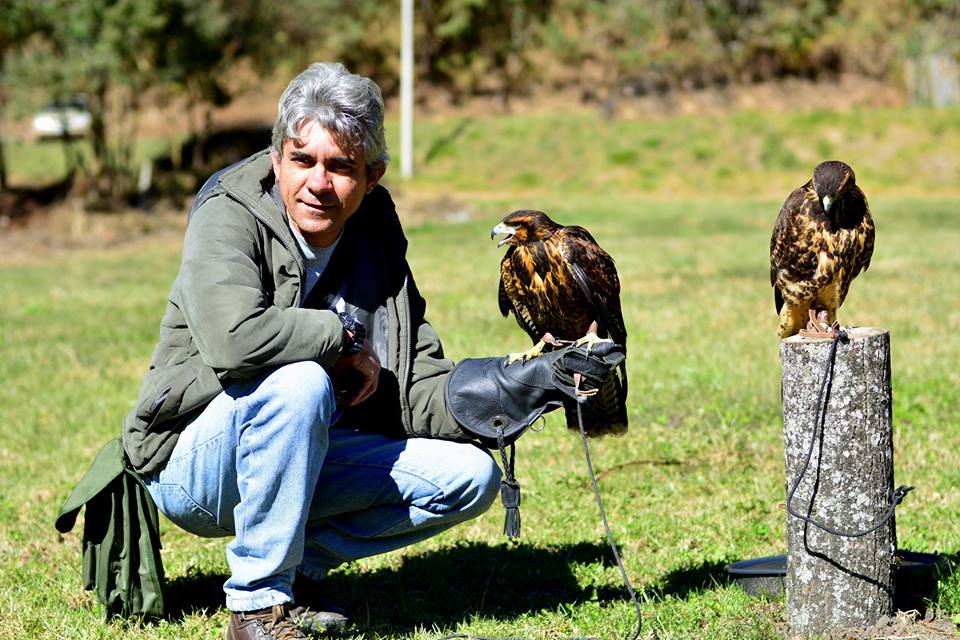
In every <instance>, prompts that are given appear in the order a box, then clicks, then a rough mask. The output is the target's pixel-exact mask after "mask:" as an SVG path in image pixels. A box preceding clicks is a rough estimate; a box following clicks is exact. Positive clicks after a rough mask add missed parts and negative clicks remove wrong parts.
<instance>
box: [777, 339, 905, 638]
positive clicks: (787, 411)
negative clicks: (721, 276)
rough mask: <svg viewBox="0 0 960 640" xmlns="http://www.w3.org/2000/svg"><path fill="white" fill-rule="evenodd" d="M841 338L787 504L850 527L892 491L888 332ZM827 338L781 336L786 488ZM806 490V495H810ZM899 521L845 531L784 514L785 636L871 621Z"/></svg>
mask: <svg viewBox="0 0 960 640" xmlns="http://www.w3.org/2000/svg"><path fill="white" fill-rule="evenodd" d="M847 333H848V335H849V337H850V340H849V342H847V343H844V342H840V343H839V344H838V345H837V353H836V359H835V362H834V367H833V380H832V385H831V387H830V393H829V396H828V400H827V406H826V414H825V419H824V421H823V427H822V430H821V431H819V432H818V433H817V437H816V440H815V441H814V447H813V453H812V455H811V458H810V464H809V467H808V468H807V471H806V474H805V475H804V476H803V479H802V481H801V482H800V484H799V486H798V488H797V491H796V493H795V494H794V496H793V501H792V502H791V506H792V507H793V510H794V511H796V512H798V513H800V514H803V515H805V516H807V517H809V518H812V519H814V520H817V521H818V522H821V523H823V524H826V525H828V526H829V527H831V528H833V529H837V530H840V531H846V532H859V531H863V530H866V529H869V528H870V527H871V526H873V525H874V524H876V523H877V522H879V521H880V519H882V518H883V516H884V515H885V514H886V513H887V511H888V510H889V508H890V504H891V500H892V495H893V421H892V405H891V398H892V392H891V381H890V334H889V332H888V331H886V330H881V329H870V328H858V329H850V330H848V331H847ZM831 343H832V340H830V339H811V338H800V337H796V336H795V337H791V338H787V339H785V340H783V341H781V343H780V360H781V365H782V369H783V383H782V396H783V430H784V445H785V446H784V449H785V460H786V490H787V492H789V491H790V489H791V487H793V485H794V483H795V482H796V481H797V478H798V477H799V475H800V473H801V471H802V470H803V465H804V462H805V460H806V457H807V452H808V450H809V447H810V441H811V437H812V436H813V424H814V421H815V419H816V416H817V409H818V395H819V391H820V386H821V382H822V380H823V376H824V372H825V366H826V363H827V360H828V356H829V353H830V347H831ZM811 497H812V500H811ZM896 546H897V543H896V525H895V523H894V521H893V519H891V520H890V521H889V522H888V523H887V524H885V525H884V526H882V527H880V528H879V529H878V530H877V531H875V532H873V533H870V534H867V535H865V536H862V537H855V538H849V537H842V536H837V535H834V534H832V533H828V532H827V531H824V530H822V529H820V528H818V527H816V526H814V525H813V524H810V523H807V522H805V521H803V520H801V519H800V518H797V517H794V516H792V515H790V514H789V513H788V514H787V551H788V559H787V576H786V591H787V625H788V629H789V633H790V637H791V638H807V637H811V636H814V635H817V634H824V633H827V632H830V631H836V630H841V629H845V628H849V627H858V626H865V625H870V624H873V623H875V622H876V621H877V620H878V619H880V618H881V617H882V616H885V615H891V614H892V613H893V607H894V576H895V565H894V562H895V558H896Z"/></svg>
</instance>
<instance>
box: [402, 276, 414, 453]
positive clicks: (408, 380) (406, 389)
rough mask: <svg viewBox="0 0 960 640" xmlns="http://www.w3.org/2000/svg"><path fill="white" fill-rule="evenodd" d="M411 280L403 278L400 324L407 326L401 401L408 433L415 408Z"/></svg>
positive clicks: (410, 429)
mask: <svg viewBox="0 0 960 640" xmlns="http://www.w3.org/2000/svg"><path fill="white" fill-rule="evenodd" d="M409 281H410V276H409V274H407V275H406V276H404V278H403V287H402V289H403V291H402V294H403V303H404V309H403V311H404V313H403V318H401V319H400V326H405V327H406V330H407V353H406V357H405V358H404V359H403V393H402V394H401V396H400V398H401V402H402V403H403V406H402V407H401V408H402V409H403V420H404V422H405V423H406V424H404V425H403V426H404V430H405V431H406V432H407V433H410V434H412V433H413V409H411V408H410V386H411V384H412V381H413V352H414V347H415V338H414V335H413V331H412V327H411V324H412V322H411V317H410V316H411V314H410V288H409V286H408V284H409Z"/></svg>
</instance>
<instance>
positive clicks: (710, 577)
mask: <svg viewBox="0 0 960 640" xmlns="http://www.w3.org/2000/svg"><path fill="white" fill-rule="evenodd" d="M726 565H727V563H726V562H703V563H701V564H699V565H697V566H694V567H683V568H681V569H674V570H673V571H671V572H670V573H668V574H667V575H665V576H664V577H663V579H662V580H661V586H659V587H656V588H654V589H650V590H648V591H647V595H648V596H651V597H653V598H663V597H665V596H673V597H675V598H679V599H681V600H682V599H684V598H686V597H687V596H688V595H690V594H691V593H698V592H701V591H707V590H709V589H715V588H718V587H722V586H724V585H727V584H729V583H730V575H729V574H728V573H727V572H726V569H725V567H726Z"/></svg>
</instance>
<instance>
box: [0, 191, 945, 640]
mask: <svg viewBox="0 0 960 640" xmlns="http://www.w3.org/2000/svg"><path fill="white" fill-rule="evenodd" d="M537 204H538V206H543V207H544V208H546V209H548V210H549V211H550V212H551V213H553V214H554V215H555V217H556V218H557V219H559V220H561V221H566V222H573V221H576V222H579V223H583V224H586V225H587V226H589V227H590V229H591V230H592V231H593V232H594V234H595V235H596V237H597V238H598V240H599V241H600V242H601V244H603V245H604V246H605V247H606V248H607V249H608V250H609V251H610V253H611V254H612V255H613V256H614V257H615V258H616V259H617V264H618V267H619V271H620V275H621V279H622V281H623V283H624V285H623V289H624V290H623V301H624V313H625V316H626V323H627V327H628V329H629V331H630V339H629V343H628V346H629V373H630V380H631V397H630V401H629V408H630V418H631V431H630V433H629V434H628V435H627V436H625V437H623V438H620V439H616V440H604V441H597V442H594V443H593V445H592V453H593V456H594V464H595V466H596V468H597V471H598V473H599V476H600V481H601V489H602V492H603V495H604V499H605V503H606V508H607V512H608V515H609V518H610V521H611V523H612V526H613V530H614V535H615V536H616V538H617V540H618V541H619V543H620V545H621V546H622V551H623V555H624V559H625V562H626V565H627V568H628V571H629V574H630V576H631V579H632V580H633V582H634V584H635V585H636V586H637V587H638V589H639V590H640V591H641V592H642V594H643V605H642V607H643V612H644V616H645V625H646V626H645V628H646V629H648V630H650V629H657V630H658V631H659V632H660V633H661V636H662V637H730V638H734V637H738V638H743V637H751V638H773V637H777V633H778V632H777V628H778V625H781V624H782V620H783V611H782V608H783V603H782V601H780V600H773V601H763V600H756V599H751V598H750V597H748V596H746V595H744V594H743V593H741V592H740V591H739V590H738V588H737V587H735V586H731V585H729V584H727V583H726V579H725V574H724V571H723V565H724V564H725V563H726V562H729V561H732V560H737V559H743V558H749V557H755V556H760V555H767V554H772V553H782V552H783V551H784V550H785V546H784V534H783V523H784V517H785V514H784V509H783V498H784V496H783V491H784V477H783V463H782V439H781V431H780V414H779V410H780V407H779V399H778V394H779V364H778V360H777V341H776V338H775V336H774V333H773V332H774V328H775V318H774V313H773V302H772V295H771V293H770V290H769V284H768V281H767V271H766V270H767V266H766V264H767V263H766V260H767V258H766V250H767V242H768V233H769V227H770V224H771V220H772V217H773V216H774V215H775V213H776V210H777V207H778V203H776V202H772V201H766V202H762V201H750V200H744V201H736V200H722V201H720V202H718V203H715V204H714V203H710V202H709V201H705V200H699V201H685V202H663V201H647V200H643V199H639V198H608V199H605V200H604V203H603V206H602V207H598V206H597V204H596V202H595V201H594V199H593V198H586V197H580V198H562V199H561V198H555V199H550V198H547V199H546V200H542V201H538V203H537ZM957 204H958V202H957V201H953V200H942V201H939V200H875V202H874V209H875V216H876V219H877V228H878V243H877V252H876V255H875V257H874V262H873V266H872V267H871V268H870V270H869V271H868V272H867V273H866V274H864V275H863V276H862V277H861V278H860V279H859V280H858V281H857V282H856V283H855V284H854V287H853V288H852V292H851V294H850V297H849V299H848V301H847V304H846V306H845V307H844V309H843V312H842V318H841V319H842V320H843V321H845V322H847V323H855V324H859V325H872V326H880V327H886V328H889V329H890V330H891V332H892V344H893V376H894V394H895V410H894V421H895V428H896V464H897V468H896V473H897V481H898V483H900V482H903V483H909V484H914V485H916V486H917V490H916V491H915V492H914V493H912V494H911V495H910V497H909V498H908V500H907V501H906V502H905V503H904V505H903V507H902V508H901V511H899V512H898V515H897V530H898V537H899V541H900V545H901V547H902V548H907V549H911V550H915V551H938V552H943V553H947V554H952V555H953V557H956V554H957V551H958V540H960V520H958V518H957V517H956V510H957V506H958V504H960V473H958V471H957V469H960V423H958V417H960V409H958V403H957V400H958V392H957V389H958V387H960V375H958V373H957V371H956V368H955V364H956V362H957V360H958V356H960V339H958V337H957V332H958V329H960V305H958V301H960V279H958V278H957V277H956V274H957V273H958V266H960V264H958V262H960V258H958V254H957V252H956V249H955V248H956V247H957V246H960V222H958V220H957V218H956V216H955V213H954V212H955V211H956V208H957ZM502 206H505V205H487V206H485V207H483V208H482V210H481V211H478V212H477V213H475V215H474V219H473V220H472V221H470V222H468V223H465V224H457V225H453V224H441V223H433V224H428V225H420V226H416V227H412V228H410V229H408V235H409V238H410V243H411V246H410V259H411V262H412V264H413V267H414V270H415V273H416V274H417V275H418V279H419V284H420V286H421V288H422V290H423V293H424V295H425V296H426V298H427V299H428V302H429V308H428V315H429V317H430V319H431V320H432V322H433V323H434V324H435V326H436V327H437V329H438V330H439V332H440V334H441V335H442V336H443V337H444V339H445V344H446V348H447V351H448V353H449V355H451V356H452V357H454V358H462V357H467V356H479V355H490V354H501V353H504V352H506V351H509V350H516V349H518V348H520V347H523V346H525V344H526V337H525V336H524V335H523V334H522V333H521V331H520V330H519V329H518V328H517V327H516V326H515V324H514V323H513V320H512V319H511V320H504V319H503V318H501V317H500V316H499V314H498V312H497V304H496V274H497V263H498V260H499V256H500V251H499V250H497V249H496V248H495V247H494V244H493V243H491V242H490V240H489V235H488V230H489V228H490V226H492V223H493V222H494V221H495V220H496V219H497V218H499V217H500V215H502V213H503V210H502ZM178 251H179V246H178V243H177V242H172V241H169V240H166V241H157V242H154V243H152V244H151V243H148V244H145V245H140V246H138V247H137V248H131V247H127V248H120V249H117V250H113V251H108V252H97V253H92V252H75V253H70V254H66V255H60V256H57V257H54V258H50V259H40V258H38V259H30V260H25V261H23V262H22V263H20V264H13V265H8V266H5V267H3V268H2V270H0V296H2V299H3V300H4V305H3V308H2V311H0V318H2V326H3V331H2V333H0V375H2V379H3V380H4V384H3V385H2V386H0V442H2V448H0V469H2V471H0V523H2V528H0V532H2V533H0V554H2V564H0V567H2V568H0V571H2V574H3V575H2V576H0V594H2V596H0V629H3V632H4V635H6V636H8V637H72V638H81V637H108V638H120V637H131V638H133V637H136V638H140V637H143V638H148V637H157V638H159V637H195V638H201V637H208V636H209V635H218V634H219V633H221V631H220V630H219V629H220V628H222V626H223V625H224V624H225V623H226V614H225V612H224V611H223V610H222V609H221V608H220V603H221V592H220V586H219V585H220V582H222V580H223V576H224V574H225V572H226V570H227V569H226V564H225V561H224V557H223V546H224V542H223V541H217V540H214V541H204V540H200V539H197V538H195V537H192V536H190V535H188V534H185V533H182V532H180V531H178V530H176V529H175V528H174V527H173V526H172V525H169V523H165V526H164V551H163V554H164V556H163V557H164V562H165V565H166V569H167V574H168V578H169V579H170V580H171V585H172V588H171V589H170V590H169V591H170V594H171V595H170V599H171V603H172V609H173V611H172V614H171V616H170V618H169V619H166V620H164V621H161V622H159V623H155V624H150V625H146V626H142V627H141V626H136V625H133V626H129V625H124V624H121V623H118V622H115V623H113V624H111V625H108V626H103V625H102V622H101V617H100V616H101V614H100V611H99V608H98V606H96V605H95V604H94V600H93V598H92V597H91V596H90V594H88V593H85V592H83V591H82V590H81V589H80V542H79V540H80V538H79V533H78V531H79V527H78V529H77V530H75V531H74V532H72V533H70V534H68V535H66V536H60V535H58V534H57V533H56V532H55V531H54V529H53V527H52V522H53V518H54V515H55V513H56V511H57V510H58V508H59V506H60V504H61V503H62V501H63V499H64V498H65V497H66V495H67V493H68V492H69V490H70V488H71V487H72V485H73V483H75V482H76V480H77V479H78V478H79V476H80V475H81V474H82V472H83V471H84V470H85V468H86V466H87V465H88V464H89V462H90V460H91V458H92V455H93V454H94V453H95V452H96V450H97V449H98V448H99V446H100V445H101V444H102V443H103V442H104V441H105V440H106V439H108V438H110V437H112V436H114V435H115V434H116V433H117V431H118V429H119V425H120V421H121V418H122V416H123V415H124V413H125V412H126V410H127V408H128V407H129V406H130V403H131V402H132V401H133V399H134V397H135V394H136V391H137V388H138V383H139V379H140V377H141V375H142V373H143V369H144V367H145V366H146V364H147V362H148V358H149V355H150V351H151V348H152V346H153V343H154V339H155V337H156V330H157V329H156V327H157V321H158V319H159V316H160V313H161V311H162V308H163V303H164V298H165V295H166V293H167V291H168V288H169V285H170V282H171V279H172V276H173V275H174V273H175V270H176V267H177V261H178ZM579 447H580V445H579V441H578V440H577V438H576V437H574V434H572V433H569V432H566V431H565V429H564V428H563V427H562V426H561V424H560V421H559V420H557V419H555V418H551V419H550V420H548V424H547V428H546V429H545V430H544V431H542V432H540V433H530V434H528V435H525V436H524V438H523V439H522V440H521V441H520V447H519V449H520V452H519V458H518V463H517V473H518V476H519V478H520V479H521V482H522V483H523V490H524V503H523V528H524V531H523V538H522V540H521V541H520V542H519V543H518V544H511V543H508V542H507V541H506V540H505V539H504V538H503V537H502V536H501V534H500V530H501V526H502V511H501V509H500V508H499V506H495V507H494V508H493V509H492V510H491V511H490V512H489V513H487V514H486V515H485V516H483V517H482V518H480V519H479V520H477V521H475V522H472V523H469V524H467V525H465V526H462V527H460V528H458V529H455V530H453V531H451V532H448V533H446V534H444V535H441V536H440V537H438V538H436V539H434V540H431V541H429V542H426V543H423V544H420V545H417V546H415V547H412V548H410V549H407V550H405V551H403V552H398V553H394V554H390V555H387V556H384V557H381V558H375V559H371V560H368V561H364V562H360V563H358V564H356V565H354V566H351V567H347V568H344V569H342V570H340V571H338V572H337V573H336V574H335V575H334V576H333V577H332V578H331V580H332V581H333V583H334V584H335V586H336V589H337V591H338V592H340V593H341V594H342V598H343V600H344V602H345V604H347V605H348V606H349V608H350V609H351V610H352V611H353V612H354V616H355V617H356V619H357V622H358V623H359V626H358V628H357V633H358V634H360V636H362V637H379V636H381V635H382V636H410V637H424V638H426V637H434V636H436V635H437V634H438V633H439V632H441V631H451V630H460V631H469V632H471V633H482V634H488V635H491V634H492V635H500V636H503V635H515V636H524V637H532V638H538V637H542V638H552V637H560V636H565V635H570V634H589V635H599V636H605V637H612V636H622V635H623V634H624V633H625V632H626V631H627V630H629V629H631V628H632V625H633V610H632V607H631V605H630V604H629V602H628V601H627V600H626V595H625V592H624V591H623V589H622V586H621V583H620V578H619V574H618V573H617V571H616V568H615V567H614V566H613V564H612V559H611V556H610V552H609V550H608V548H607V547H606V544H605V541H604V538H603V531H602V528H601V527H600V523H599V518H598V514H597V510H596V506H595V505H594V503H593V498H592V493H591V490H590V485H589V480H588V477H587V475H586V472H585V466H584V461H583V456H582V453H581V451H580V448H579ZM958 594H960V584H958V583H957V581H956V580H955V579H954V580H953V581H951V582H947V583H945V584H944V585H942V588H941V596H940V602H941V604H942V605H943V606H944V607H946V608H947V609H948V610H949V611H952V612H953V614H955V615H960V605H958V603H960V595H958ZM360 636H358V637H360Z"/></svg>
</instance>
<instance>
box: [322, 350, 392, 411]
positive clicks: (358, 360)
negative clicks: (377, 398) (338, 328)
mask: <svg viewBox="0 0 960 640" xmlns="http://www.w3.org/2000/svg"><path fill="white" fill-rule="evenodd" d="M331 377H332V378H333V390H334V393H335V394H336V398H337V406H338V407H355V406H357V405H358V404H360V403H361V402H363V401H364V400H366V399H367V398H369V397H370V396H372V395H373V394H374V392H375V391H376V390H377V383H378V382H379V380H380V359H379V358H378V357H377V354H376V353H374V351H373V348H372V347H371V346H370V342H369V341H364V343H363V347H362V348H361V349H360V351H358V352H357V353H353V354H347V355H343V356H341V357H340V359H339V360H337V363H336V364H335V365H333V373H332V375H331Z"/></svg>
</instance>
